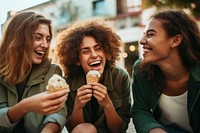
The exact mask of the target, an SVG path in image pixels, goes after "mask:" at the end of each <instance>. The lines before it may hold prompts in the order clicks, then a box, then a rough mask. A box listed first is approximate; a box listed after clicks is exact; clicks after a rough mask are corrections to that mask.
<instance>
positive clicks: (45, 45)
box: [41, 40, 49, 48]
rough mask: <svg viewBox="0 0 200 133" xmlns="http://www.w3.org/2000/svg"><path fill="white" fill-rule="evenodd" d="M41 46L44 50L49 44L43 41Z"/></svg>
mask: <svg viewBox="0 0 200 133" xmlns="http://www.w3.org/2000/svg"><path fill="white" fill-rule="evenodd" d="M41 46H42V47H44V48H48V47H49V43H48V42H47V41H46V40H43V41H42V43H41Z"/></svg>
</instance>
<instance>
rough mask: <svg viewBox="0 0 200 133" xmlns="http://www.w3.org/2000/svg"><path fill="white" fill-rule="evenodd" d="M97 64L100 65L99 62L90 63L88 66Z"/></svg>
mask: <svg viewBox="0 0 200 133" xmlns="http://www.w3.org/2000/svg"><path fill="white" fill-rule="evenodd" d="M98 63H100V61H95V62H92V63H90V65H94V64H98Z"/></svg>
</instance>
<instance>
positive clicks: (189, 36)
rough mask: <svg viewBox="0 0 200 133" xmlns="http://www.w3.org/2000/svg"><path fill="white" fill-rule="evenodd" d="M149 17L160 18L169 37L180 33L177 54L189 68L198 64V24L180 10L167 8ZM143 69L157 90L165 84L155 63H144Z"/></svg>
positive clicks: (199, 54) (199, 42)
mask: <svg viewBox="0 0 200 133" xmlns="http://www.w3.org/2000/svg"><path fill="white" fill-rule="evenodd" d="M151 18H153V19H157V20H160V22H161V23H162V26H163V28H164V30H165V31H166V33H167V35H168V36H169V37H173V36H176V35H178V34H181V35H182V36H183V41H182V42H181V44H180V45H179V49H178V50H179V54H180V57H181V59H182V62H183V65H184V66H186V67H187V68H188V69H190V68H191V67H192V66H194V65H196V64H200V52H199V51H200V31H199V27H198V24H197V23H196V22H195V21H194V20H193V19H192V18H191V17H189V16H188V15H187V14H186V13H185V12H183V11H182V10H173V9H172V10H168V11H162V12H158V13H157V14H154V15H153V16H152V17H151ZM142 70H143V71H145V72H146V73H147V74H148V76H149V78H150V79H151V80H152V82H153V83H154V84H155V86H156V87H157V89H158V90H160V91H162V88H163V87H164V86H165V77H164V75H163V74H162V72H161V70H160V68H159V67H158V66H156V65H150V64H144V65H143V66H142Z"/></svg>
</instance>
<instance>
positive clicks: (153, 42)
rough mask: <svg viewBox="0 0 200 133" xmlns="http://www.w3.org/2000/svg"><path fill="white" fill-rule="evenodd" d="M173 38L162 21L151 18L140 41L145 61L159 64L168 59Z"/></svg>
mask: <svg viewBox="0 0 200 133" xmlns="http://www.w3.org/2000/svg"><path fill="white" fill-rule="evenodd" d="M172 41H173V38H172V37H171V38H170V37H168V35H167V33H166V31H165V30H164V28H163V26H162V21H160V20H158V19H151V20H149V21H148V23H147V25H146V27H145V30H144V35H143V37H142V38H141V39H140V41H139V43H140V44H141V45H142V48H143V51H144V53H143V57H144V58H143V63H149V64H157V65H158V64H159V63H160V62H162V61H164V60H165V59H168V57H169V56H170V53H171V44H172Z"/></svg>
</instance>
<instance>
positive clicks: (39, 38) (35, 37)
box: [34, 35, 42, 41]
mask: <svg viewBox="0 0 200 133" xmlns="http://www.w3.org/2000/svg"><path fill="white" fill-rule="evenodd" d="M41 38H42V37H41V36H40V35H35V36H34V39H35V40H36V41H40V40H41Z"/></svg>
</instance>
